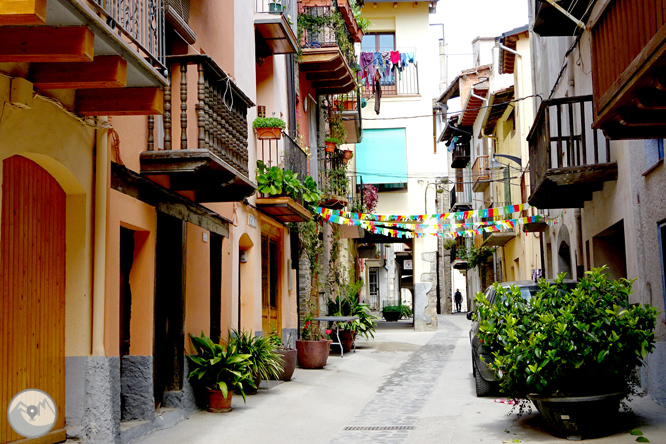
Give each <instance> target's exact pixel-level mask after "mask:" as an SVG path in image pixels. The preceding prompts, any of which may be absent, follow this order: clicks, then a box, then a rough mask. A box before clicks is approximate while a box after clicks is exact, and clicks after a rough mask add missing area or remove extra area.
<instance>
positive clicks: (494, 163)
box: [489, 154, 523, 170]
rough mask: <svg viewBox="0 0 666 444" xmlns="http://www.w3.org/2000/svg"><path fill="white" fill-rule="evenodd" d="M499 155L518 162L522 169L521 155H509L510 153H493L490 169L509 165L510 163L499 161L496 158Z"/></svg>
mask: <svg viewBox="0 0 666 444" xmlns="http://www.w3.org/2000/svg"><path fill="white" fill-rule="evenodd" d="M497 157H503V158H505V159H509V160H512V161H514V162H516V163H517V164H518V166H519V167H520V168H521V169H522V168H523V164H522V162H521V160H520V157H516V156H509V155H508V154H493V158H492V160H491V161H490V168H489V169H491V170H499V169H502V168H505V167H506V166H508V165H503V164H501V163H499V162H498V161H497V159H496V158H497Z"/></svg>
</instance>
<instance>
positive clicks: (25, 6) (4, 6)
mask: <svg viewBox="0 0 666 444" xmlns="http://www.w3.org/2000/svg"><path fill="white" fill-rule="evenodd" d="M44 23H46V0H2V1H0V26H30V25H43V24H44Z"/></svg>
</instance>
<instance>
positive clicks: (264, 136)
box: [255, 128, 282, 140]
mask: <svg viewBox="0 0 666 444" xmlns="http://www.w3.org/2000/svg"><path fill="white" fill-rule="evenodd" d="M255 131H256V132H257V139H259V140H277V139H281V138H282V128H256V129H255Z"/></svg>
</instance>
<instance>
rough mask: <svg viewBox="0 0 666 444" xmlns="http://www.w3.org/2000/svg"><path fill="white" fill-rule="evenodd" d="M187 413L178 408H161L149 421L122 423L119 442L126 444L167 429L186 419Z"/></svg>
mask: <svg viewBox="0 0 666 444" xmlns="http://www.w3.org/2000/svg"><path fill="white" fill-rule="evenodd" d="M188 417H189V413H188V412H186V411H185V410H183V409H180V408H169V407H162V408H161V409H160V410H159V411H158V412H156V413H155V418H153V419H152V420H151V421H124V422H121V423H120V442H121V444H128V443H131V442H132V441H135V440H137V439H139V438H143V437H144V436H148V435H150V434H151V433H153V432H155V431H157V430H162V429H168V428H169V427H173V426H175V425H176V424H178V423H179V422H180V421H182V420H184V419H187V418H188Z"/></svg>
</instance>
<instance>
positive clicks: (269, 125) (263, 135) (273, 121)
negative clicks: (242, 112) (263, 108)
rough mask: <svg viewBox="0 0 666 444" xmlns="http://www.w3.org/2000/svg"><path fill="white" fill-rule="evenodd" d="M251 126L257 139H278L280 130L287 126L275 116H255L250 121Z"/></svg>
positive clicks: (280, 135) (280, 133)
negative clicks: (252, 120)
mask: <svg viewBox="0 0 666 444" xmlns="http://www.w3.org/2000/svg"><path fill="white" fill-rule="evenodd" d="M252 127H253V128H254V131H255V132H256V133H257V139H260V140H270V139H280V138H281V137H282V130H283V129H284V128H286V127H287V124H286V123H285V122H284V120H282V119H279V118H277V117H257V118H256V119H254V122H252Z"/></svg>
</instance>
